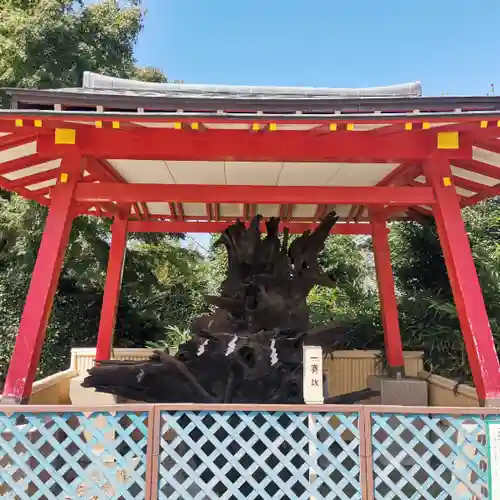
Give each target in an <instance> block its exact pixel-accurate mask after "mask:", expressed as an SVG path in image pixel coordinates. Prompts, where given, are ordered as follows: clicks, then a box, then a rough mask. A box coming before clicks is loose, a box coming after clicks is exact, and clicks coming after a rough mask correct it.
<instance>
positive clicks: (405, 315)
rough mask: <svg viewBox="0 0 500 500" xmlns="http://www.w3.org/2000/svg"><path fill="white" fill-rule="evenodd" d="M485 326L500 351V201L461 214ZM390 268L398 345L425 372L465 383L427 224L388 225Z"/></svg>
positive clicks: (441, 267)
mask: <svg viewBox="0 0 500 500" xmlns="http://www.w3.org/2000/svg"><path fill="white" fill-rule="evenodd" d="M463 217H464V220H465V222H466V226H467V230H468V233H469V239H470V242H471V247H472V252H473V256H474V261H475V264H476V269H477V272H478V275H479V281H480V283H481V287H482V290H483V295H484V298H485V302H486V308H487V311H488V315H489V318H490V324H491V328H492V331H493V335H494V338H495V342H496V344H497V350H498V349H499V348H500V329H499V324H500V306H499V304H498V296H499V293H500V279H499V278H500V275H499V273H500V250H499V242H500V240H499V236H500V200H499V199H498V198H496V199H491V200H488V201H485V202H483V203H480V204H479V205H477V206H475V207H471V208H467V209H465V210H463ZM391 234H392V237H391V244H392V255H393V267H394V273H395V276H396V281H397V288H398V292H399V295H400V304H399V314H400V323H401V329H402V336H403V342H404V346H405V348H406V349H408V350H423V351H424V352H425V359H426V363H427V368H428V369H429V370H430V371H433V372H435V373H438V374H440V375H443V376H448V377H452V378H457V379H461V380H464V381H471V373H470V366H469V363H468V358H467V354H466V350H465V346H464V342H463V337H462V333H461V329H460V324H459V321H458V317H457V313H456V309H455V305H454V303H453V298H452V294H451V289H450V285H449V281H448V276H447V273H446V267H445V264H444V259H443V256H442V252H441V249H440V246H439V242H438V238H437V235H436V230H435V227H434V225H433V224H429V225H424V226H423V225H420V224H416V223H415V224H408V223H405V224H394V225H393V227H392V232H391Z"/></svg>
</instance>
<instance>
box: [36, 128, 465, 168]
mask: <svg viewBox="0 0 500 500" xmlns="http://www.w3.org/2000/svg"><path fill="white" fill-rule="evenodd" d="M76 143H77V145H78V146H79V148H80V149H81V151H82V152H83V153H84V154H85V155H88V156H95V157H98V158H106V159H130V160H132V159H142V160H170V161H261V162H266V161H283V162H299V161H304V162H332V161H353V162H404V161H422V160H423V159H425V158H426V157H427V156H428V155H429V154H430V153H431V152H433V151H434V150H435V149H436V137H435V135H433V134H402V135H401V136H398V138H397V140H394V139H393V138H391V137H390V136H389V137H373V136H371V135H369V134H366V135H365V134H360V133H355V132H333V133H329V134H318V133H309V132H304V131H276V132H270V131H265V132H255V133H251V132H248V131H244V130H243V131H242V130H223V131H213V130H207V131H205V132H203V133H199V132H198V131H192V130H187V131H184V130H173V129H163V130H162V129H151V128H148V129H144V130H141V129H137V130H113V129H109V130H107V129H92V128H90V127H89V129H88V130H78V131H77V134H76ZM39 151H40V152H43V153H44V154H53V153H54V151H57V152H59V153H60V152H61V151H62V150H61V148H60V147H59V146H57V145H55V144H54V139H53V137H48V138H43V139H42V140H40V141H39ZM449 154H450V156H451V157H453V158H454V159H455V158H470V155H471V147H470V145H464V146H461V148H460V149H456V150H450V151H449Z"/></svg>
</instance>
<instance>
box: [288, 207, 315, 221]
mask: <svg viewBox="0 0 500 500" xmlns="http://www.w3.org/2000/svg"><path fill="white" fill-rule="evenodd" d="M317 208H318V205H294V206H293V207H292V218H294V217H297V218H304V219H305V218H308V219H312V218H313V217H314V214H315V213H316V210H317Z"/></svg>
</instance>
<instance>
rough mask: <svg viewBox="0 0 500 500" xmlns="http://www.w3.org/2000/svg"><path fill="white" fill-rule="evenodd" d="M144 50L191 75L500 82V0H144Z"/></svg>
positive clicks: (140, 53)
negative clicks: (145, 10)
mask: <svg viewBox="0 0 500 500" xmlns="http://www.w3.org/2000/svg"><path fill="white" fill-rule="evenodd" d="M143 3H144V5H145V7H146V9H147V11H148V12H147V16H146V21H145V29H144V32H143V34H142V35H141V38H140V41H139V44H138V46H137V51H136V55H137V58H138V60H139V63H140V64H142V65H153V66H157V67H159V68H161V69H162V70H163V71H165V73H167V75H168V76H169V77H170V78H173V79H175V78H178V79H183V80H184V81H185V82H186V83H228V84H255V85H310V86H333V87H343V86H369V85H385V84H391V83H401V82H406V81H414V80H420V81H421V82H422V84H423V89H424V93H425V94H426V95H440V94H441V93H443V92H447V93H450V94H485V93H487V92H488V91H489V85H490V84H491V83H495V82H496V83H497V85H498V86H499V88H498V92H500V79H499V74H500V65H499V64H498V62H499V54H500V50H499V49H500V37H499V36H498V32H499V30H500V2H498V0H455V1H451V0H416V1H403V0H378V1H371V0H357V1H356V0H344V1H339V0H309V1H299V0H288V1H285V0H267V1H263V0H254V1H252V2H250V1H243V0H233V1H229V0H212V1H209V0H143Z"/></svg>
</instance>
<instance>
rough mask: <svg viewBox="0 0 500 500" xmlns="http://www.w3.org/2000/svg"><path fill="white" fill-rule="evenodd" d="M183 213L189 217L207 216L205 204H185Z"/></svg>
mask: <svg viewBox="0 0 500 500" xmlns="http://www.w3.org/2000/svg"><path fill="white" fill-rule="evenodd" d="M182 211H183V212H184V215H185V216H187V217H203V216H206V215H207V208H206V206H205V203H183V204H182Z"/></svg>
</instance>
